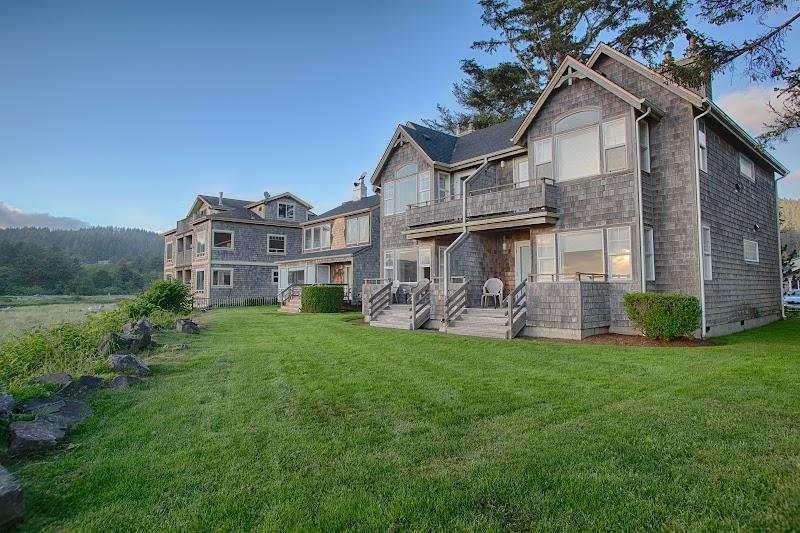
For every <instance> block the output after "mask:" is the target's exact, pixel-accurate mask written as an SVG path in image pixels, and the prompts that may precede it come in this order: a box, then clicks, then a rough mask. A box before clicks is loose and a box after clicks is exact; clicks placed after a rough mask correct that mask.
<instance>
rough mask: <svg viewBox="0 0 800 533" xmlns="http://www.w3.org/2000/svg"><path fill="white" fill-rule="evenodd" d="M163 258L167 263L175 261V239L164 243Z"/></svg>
mask: <svg viewBox="0 0 800 533" xmlns="http://www.w3.org/2000/svg"><path fill="white" fill-rule="evenodd" d="M164 259H165V260H166V262H167V263H168V264H169V263H174V262H175V241H167V242H166V243H164Z"/></svg>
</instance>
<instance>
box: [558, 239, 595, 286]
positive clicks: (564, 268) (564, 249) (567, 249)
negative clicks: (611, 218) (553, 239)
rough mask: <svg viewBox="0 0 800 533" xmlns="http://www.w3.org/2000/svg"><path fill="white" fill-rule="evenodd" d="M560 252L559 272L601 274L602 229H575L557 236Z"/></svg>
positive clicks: (564, 273) (563, 273) (571, 274)
mask: <svg viewBox="0 0 800 533" xmlns="http://www.w3.org/2000/svg"><path fill="white" fill-rule="evenodd" d="M558 248H559V254H560V261H559V273H560V274H562V275H565V276H574V275H575V274H577V273H583V274H603V273H604V272H605V268H604V265H603V263H604V261H603V231H602V230H590V231H577V232H574V233H561V234H559V236H558Z"/></svg>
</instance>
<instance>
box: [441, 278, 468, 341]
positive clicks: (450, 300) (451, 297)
mask: <svg viewBox="0 0 800 533" xmlns="http://www.w3.org/2000/svg"><path fill="white" fill-rule="evenodd" d="M468 286H469V280H467V279H466V278H465V279H464V284H463V285H461V287H459V288H458V289H456V290H454V291H453V292H452V294H447V295H445V301H444V310H443V313H442V327H443V329H444V331H445V332H446V331H447V328H448V327H449V326H450V324H451V323H452V322H453V320H455V319H456V318H458V317H459V316H461V313H462V312H463V311H464V308H465V307H466V306H467V287H468Z"/></svg>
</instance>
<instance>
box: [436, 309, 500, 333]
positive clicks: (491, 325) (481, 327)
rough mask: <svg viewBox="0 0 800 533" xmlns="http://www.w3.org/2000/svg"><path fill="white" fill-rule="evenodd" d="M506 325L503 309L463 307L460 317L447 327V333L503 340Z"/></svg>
mask: <svg viewBox="0 0 800 533" xmlns="http://www.w3.org/2000/svg"><path fill="white" fill-rule="evenodd" d="M506 323H507V319H506V310H505V309H504V308H500V309H482V308H479V307H465V308H464V310H463V311H462V312H461V315H460V316H459V317H458V318H456V319H455V320H453V321H452V322H451V323H450V325H449V326H448V327H447V333H448V334H450V335H466V336H470V337H485V338H487V339H505V338H506V334H507V331H508V328H507V326H506Z"/></svg>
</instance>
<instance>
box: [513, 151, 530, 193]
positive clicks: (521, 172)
mask: <svg viewBox="0 0 800 533" xmlns="http://www.w3.org/2000/svg"><path fill="white" fill-rule="evenodd" d="M513 179H514V186H515V187H527V186H528V158H527V157H520V158H518V159H515V160H514V175H513Z"/></svg>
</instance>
